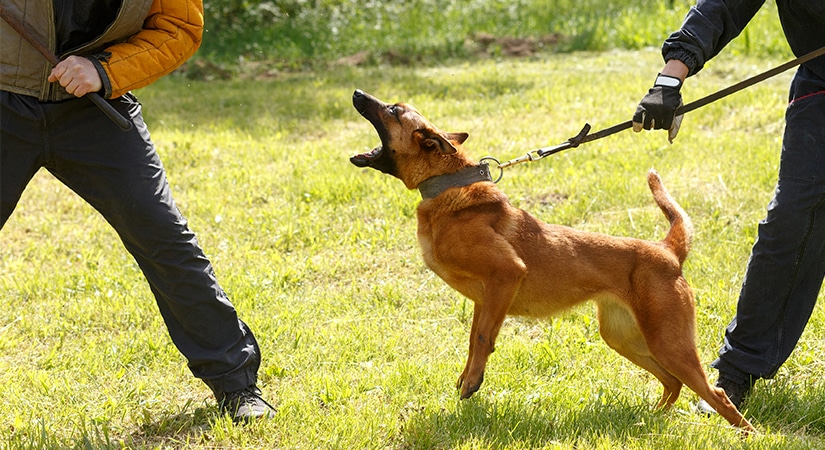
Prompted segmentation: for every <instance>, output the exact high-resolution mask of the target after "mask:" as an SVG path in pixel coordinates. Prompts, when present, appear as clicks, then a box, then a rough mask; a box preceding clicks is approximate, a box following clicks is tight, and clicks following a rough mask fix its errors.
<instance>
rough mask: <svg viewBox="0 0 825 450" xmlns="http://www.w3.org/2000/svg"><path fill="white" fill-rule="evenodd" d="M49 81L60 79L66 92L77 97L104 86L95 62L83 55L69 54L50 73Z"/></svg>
mask: <svg viewBox="0 0 825 450" xmlns="http://www.w3.org/2000/svg"><path fill="white" fill-rule="evenodd" d="M49 81H50V82H52V83H54V82H55V81H59V82H60V85H61V86H63V87H64V88H66V92H68V93H69V94H72V95H74V96H76V97H83V96H84V95H86V94H88V93H89V92H97V91H99V90H100V89H101V88H103V82H102V81H101V80H100V74H99V73H97V69H96V68H95V66H94V64H92V62H91V61H89V60H88V59H86V58H84V57H82V56H69V57H68V58H66V59H64V60H63V61H60V63H59V64H58V65H56V66H54V68H53V69H52V72H51V74H49Z"/></svg>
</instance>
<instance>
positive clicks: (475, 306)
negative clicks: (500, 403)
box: [455, 303, 484, 390]
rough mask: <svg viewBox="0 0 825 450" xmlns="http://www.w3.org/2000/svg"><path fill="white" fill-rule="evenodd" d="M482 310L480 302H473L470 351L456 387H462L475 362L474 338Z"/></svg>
mask: <svg viewBox="0 0 825 450" xmlns="http://www.w3.org/2000/svg"><path fill="white" fill-rule="evenodd" d="M480 310H481V308H480V307H479V304H478V303H473V324H472V326H471V327H470V351H469V353H468V354H467V363H466V364H464V371H463V372H461V375H460V376H459V377H458V382H457V383H456V385H455V388H456V389H461V386H462V385H463V384H464V379H465V378H467V374H468V373H469V371H470V366H471V365H472V362H473V349H474V347H475V341H476V340H475V338H473V336H475V334H476V326H477V324H478V318H479V317H480V316H481V313H480ZM483 376H484V375H483V374H482V378H483ZM476 390H477V389H476Z"/></svg>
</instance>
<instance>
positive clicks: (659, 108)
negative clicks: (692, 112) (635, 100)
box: [633, 74, 683, 142]
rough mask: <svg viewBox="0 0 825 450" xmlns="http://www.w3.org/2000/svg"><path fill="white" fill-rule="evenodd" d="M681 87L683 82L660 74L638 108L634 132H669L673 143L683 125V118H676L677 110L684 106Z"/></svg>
mask: <svg viewBox="0 0 825 450" xmlns="http://www.w3.org/2000/svg"><path fill="white" fill-rule="evenodd" d="M681 87H682V80H680V79H679V78H676V77H671V76H668V75H662V74H659V76H658V77H656V82H655V83H653V87H652V88H650V90H649V91H648V92H647V95H645V96H644V98H643V99H642V101H641V102H639V106H637V107H636V113H635V114H633V131H636V132H639V131H642V129H645V130H651V129H652V130H668V132H667V138H668V140H669V141H670V142H673V139H675V138H676V134H677V133H679V126H680V125H681V124H682V117H683V116H681V115H680V116H678V117H676V109H678V108H679V107H680V106H682V94H680V93H679V89H681Z"/></svg>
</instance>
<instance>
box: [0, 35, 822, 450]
mask: <svg viewBox="0 0 825 450" xmlns="http://www.w3.org/2000/svg"><path fill="white" fill-rule="evenodd" d="M782 60H784V57H783V58H774V59H771V58H759V59H757V58H749V57H744V56H737V57H731V56H730V55H728V57H727V58H719V60H718V61H715V62H714V63H713V64H711V65H709V66H708V68H707V69H706V70H705V71H704V72H702V73H701V74H699V75H697V77H695V78H694V79H692V80H690V81H689V82H688V83H687V85H686V87H685V88H684V96H685V100H686V101H690V100H693V99H696V98H698V97H700V96H702V95H705V94H708V93H710V92H712V91H715V90H717V89H719V88H722V87H724V86H727V85H729V84H731V83H733V82H735V81H738V80H740V79H744V78H746V77H747V76H750V75H753V74H755V73H757V72H760V71H762V70H765V69H767V68H769V67H772V66H773V65H776V64H777V63H779V62H781V61H782ZM660 64H661V61H660V56H659V55H658V51H657V50H642V51H611V52H603V53H572V54H563V55H558V54H555V55H553V54H546V55H543V56H538V57H534V58H532V59H529V60H495V59H488V60H483V61H476V62H470V61H466V62H456V63H455V64H450V65H444V66H441V67H429V68H423V69H416V68H414V67H405V68H388V67H373V68H339V69H337V70H335V71H318V72H302V73H291V74H279V75H277V76H275V77H274V78H270V79H265V80H258V81H255V82H252V81H249V80H230V81H213V82H204V81H190V80H186V79H183V78H181V77H167V78H165V79H163V80H161V81H159V82H158V83H156V84H155V85H153V86H151V87H150V88H147V89H144V90H142V91H140V92H138V93H137V94H138V96H139V98H140V99H141V101H142V103H143V104H144V105H145V111H144V112H145V117H146V120H147V122H148V123H149V126H150V129H151V130H152V132H153V139H154V140H155V142H156V144H157V146H158V150H159V152H160V153H161V156H162V158H163V159H164V162H165V164H166V167H167V169H168V174H169V178H170V181H171V184H172V187H173V191H174V193H175V196H176V199H177V201H178V203H179V206H180V207H181V209H182V211H183V212H184V214H185V215H186V216H187V218H188V219H189V220H190V225H191V227H192V228H193V229H194V230H195V232H196V233H197V234H198V237H199V240H200V242H201V244H202V245H203V247H204V249H205V250H206V252H207V254H208V255H209V256H210V258H211V259H212V261H213V263H214V265H215V268H216V271H217V274H218V276H219V278H220V280H221V282H222V284H223V287H224V288H225V289H226V291H227V292H228V293H229V294H230V296H231V298H232V299H233V302H234V304H235V305H236V307H237V308H238V310H239V313H240V315H241V317H242V318H243V319H244V320H245V321H246V322H247V323H249V325H250V326H251V327H252V329H253V330H254V331H255V333H256V335H257V337H258V340H259V341H260V344H261V346H262V349H263V353H264V355H263V356H264V360H263V364H262V367H261V371H260V382H261V387H262V388H263V389H264V391H265V395H266V397H267V398H268V399H269V400H270V401H272V402H273V403H276V404H277V405H278V408H279V412H278V416H277V418H276V419H275V420H274V421H271V422H268V423H262V424H256V425H253V426H248V427H241V426H235V425H233V424H232V423H230V422H229V421H228V420H226V419H225V418H222V417H220V416H218V414H217V410H216V407H215V403H214V400H213V399H212V398H211V396H210V393H209V391H208V389H207V388H206V386H205V385H203V384H202V383H201V382H200V381H198V380H196V379H194V378H193V377H192V376H191V374H190V373H189V372H188V370H187V369H186V364H185V361H184V360H183V358H182V357H181V355H180V354H179V353H178V352H177V351H176V349H175V348H174V347H173V345H172V344H171V342H170V340H169V338H168V336H167V335H166V330H165V328H164V325H163V322H162V320H161V318H160V315H159V314H158V312H157V310H156V306H155V305H154V300H153V299H152V296H151V294H150V292H149V289H148V287H147V286H146V284H145V281H144V280H143V278H142V276H141V274H140V272H139V270H138V269H137V267H136V265H135V264H134V262H133V261H132V260H131V259H130V257H129V256H128V255H127V254H126V252H125V250H123V248H122V246H121V245H120V243H119V242H118V240H117V237H116V235H115V234H114V232H113V231H112V230H111V229H110V228H109V227H108V226H107V224H106V223H105V222H104V221H103V220H102V219H101V218H100V217H99V216H98V215H97V214H96V213H95V212H94V211H93V210H92V209H91V208H90V207H89V206H87V205H85V204H84V203H83V202H82V201H81V200H79V199H78V198H77V197H76V196H75V195H74V194H72V193H70V192H69V191H67V189H65V188H64V187H62V186H61V185H60V184H59V183H57V182H56V181H55V180H54V179H52V178H51V177H50V176H49V175H48V174H46V173H45V172H41V173H40V174H38V176H37V177H36V178H35V179H34V181H33V182H32V183H31V184H30V186H29V189H28V190H27V191H26V193H25V195H24V198H23V199H22V201H21V203H20V206H19V207H18V209H17V210H16V212H15V214H14V215H13V216H12V219H11V220H10V221H9V223H8V224H7V225H6V227H5V228H4V229H3V230H2V232H1V233H0V241H1V242H2V245H0V302H2V305H3V307H2V308H0V399H2V402H3V404H4V405H5V411H4V414H2V415H0V446H3V447H4V448H14V449H18V448H20V449H25V448H122V447H128V448H195V449H202V448H203V449H205V448H210V449H211V448H289V449H293V448H298V449H318V448H324V449H326V448H330V449H338V448H341V449H351V448H369V449H372V448H375V449H378V448H398V449H429V448H450V449H486V448H508V449H526V448H548V449H555V448H559V449H561V448H573V447H575V448H587V449H591V448H592V449H613V448H630V449H654V448H655V449H684V448H745V449H763V448H764V449H774V448H776V449H779V448H782V449H786V448H791V449H814V448H823V446H825V382H823V377H822V375H823V373H825V366H823V363H822V361H823V360H825V341H823V339H822V336H823V334H824V333H825V314H823V309H822V307H821V306H820V307H819V308H817V309H816V310H815V312H814V316H813V318H812V319H811V322H810V324H809V326H808V329H807V331H806V333H805V334H804V335H803V337H802V340H801V342H800V344H799V346H798V348H797V349H796V351H795V352H794V354H793V355H792V356H791V359H790V360H789V361H788V363H787V364H785V366H784V367H783V368H782V369H781V370H780V372H779V374H778V375H777V377H776V379H774V380H772V381H769V382H762V383H760V384H758V385H757V388H756V391H755V393H754V395H753V397H752V401H751V402H750V404H749V407H748V410H747V412H746V415H747V416H748V417H749V418H750V419H751V420H752V421H753V423H754V425H755V426H756V427H757V428H758V429H759V430H760V432H761V433H760V434H759V435H757V436H754V437H752V438H750V439H747V440H742V439H741V438H740V437H739V436H738V434H737V433H736V432H735V431H734V430H732V429H731V428H730V427H728V426H727V425H726V424H725V423H724V421H723V420H722V419H720V418H718V417H710V418H706V417H699V416H695V415H693V414H690V413H688V412H684V411H687V410H689V409H690V408H691V405H692V403H693V402H694V401H695V400H696V396H695V394H693V393H692V392H690V391H688V390H685V391H683V396H682V398H681V399H680V400H679V401H678V402H677V405H676V406H677V408H676V410H674V411H670V412H667V413H662V412H657V411H653V410H652V405H654V404H655V402H656V401H657V400H658V397H659V395H660V393H661V388H660V386H659V385H658V383H657V382H656V380H655V379H654V378H653V377H652V376H651V375H649V374H647V373H646V372H644V371H642V370H641V369H639V368H637V367H635V366H633V365H632V364H630V363H629V362H627V361H625V360H624V359H622V358H621V357H620V356H618V355H617V354H616V353H614V352H612V351H611V350H610V349H609V348H607V346H606V345H605V344H604V343H603V342H602V341H601V340H600V338H599V336H598V328H597V323H596V321H595V318H594V314H593V308H592V306H589V305H588V306H582V307H580V308H577V309H575V310H573V311H571V312H569V313H566V314H564V315H562V316H559V317H556V318H552V319H549V320H545V321H538V320H527V319H508V320H507V321H506V322H505V325H504V327H503V330H502V333H501V336H500V338H499V340H498V345H497V351H496V353H495V354H494V355H492V357H491V359H490V363H489V365H488V370H487V373H486V379H485V382H484V384H483V386H482V388H481V390H480V391H479V392H478V393H477V394H476V395H475V396H474V397H473V398H471V399H469V400H465V401H459V400H458V395H457V393H456V391H455V389H454V384H455V380H456V378H457V376H458V374H459V372H460V371H461V369H462V368H463V364H464V360H465V357H466V347H467V337H468V333H469V326H470V320H471V315H472V305H471V304H470V303H469V302H468V301H467V300H465V299H463V298H462V297H461V296H460V295H459V294H457V293H456V292H454V291H452V290H451V289H449V288H448V287H447V286H446V285H445V283H443V282H442V281H441V280H440V279H438V278H437V277H436V276H434V275H433V274H432V273H431V272H430V271H428V270H427V269H426V268H425V267H424V266H423V263H422V261H421V258H420V256H419V250H418V248H417V243H416V241H415V206H416V204H417V202H418V199H419V196H418V194H417V193H416V192H409V191H407V190H406V189H405V188H404V187H403V185H402V184H401V183H400V182H399V181H398V180H395V179H392V178H390V177H387V176H385V175H382V174H380V173H378V172H376V171H370V170H362V169H358V168H356V167H354V166H352V165H351V164H350V163H349V162H348V160H347V158H348V156H350V155H351V154H353V153H356V152H361V151H364V150H366V149H369V148H372V147H373V146H374V145H377V143H378V138H377V135H376V134H375V132H374V131H373V129H372V127H371V126H370V125H369V123H368V122H366V121H365V120H363V119H362V118H361V117H360V116H359V115H358V114H357V113H356V112H355V110H354V109H353V108H352V106H351V104H350V95H351V93H352V91H353V90H354V89H355V88H361V89H364V90H365V91H368V92H370V93H372V94H374V95H376V96H378V97H380V98H382V99H385V100H388V101H407V102H411V103H413V104H414V105H416V106H417V107H418V108H419V109H420V110H421V111H422V112H423V113H424V114H425V115H427V116H428V117H429V118H430V119H431V120H432V121H433V122H434V123H435V124H436V125H437V126H439V127H440V128H442V129H445V130H448V131H467V132H469V133H470V139H469V141H468V142H467V143H466V146H467V148H468V150H469V151H470V153H471V154H472V155H474V156H475V157H482V156H485V155H493V156H496V157H498V158H500V159H509V158H512V157H516V156H521V155H522V154H524V153H526V152H527V151H529V150H532V149H534V148H537V147H540V146H545V145H552V144H557V143H560V142H562V141H564V140H566V139H567V138H568V137H570V136H572V135H574V134H576V133H577V132H578V130H579V129H580V128H581V127H582V125H583V124H584V123H585V122H589V123H591V124H592V125H593V126H594V129H600V128H604V127H607V126H609V125H613V124H615V123H618V122H622V121H624V120H627V119H628V118H629V117H630V115H631V114H632V111H633V110H634V109H635V105H636V103H637V102H638V100H639V99H640V98H641V96H642V95H643V93H644V92H645V91H646V89H647V88H648V87H649V84H650V82H651V80H652V77H653V76H655V72H656V70H657V69H658V68H659V66H660ZM789 79H790V73H788V74H783V75H781V76H779V77H776V78H775V79H772V80H769V81H767V82H764V83H762V84H760V85H758V86H755V87H753V88H751V89H749V90H748V91H746V92H743V93H740V94H736V95H735V96H733V97H731V98H728V99H725V100H723V101H721V102H718V103H715V104H713V105H711V106H708V107H705V108H703V109H701V110H699V111H696V112H693V113H690V114H689V115H688V116H687V117H686V118H685V121H684V124H683V126H682V131H681V133H680V135H679V137H678V138H677V140H676V141H675V143H674V144H672V145H670V144H667V141H666V138H665V136H664V135H663V134H662V133H643V134H634V133H632V132H629V131H627V132H624V133H620V134H617V135H615V136H612V137H609V138H606V139H603V140H600V141H597V142H593V143H589V144H587V145H584V146H582V147H580V148H577V149H572V150H568V151H566V152H563V153H561V154H559V155H556V156H552V157H550V158H547V159H545V160H542V161H540V162H535V163H531V164H525V165H520V166H516V167H513V168H511V169H508V170H507V171H506V173H505V176H504V179H503V180H502V181H501V182H500V186H501V188H502V189H503V190H504V191H505V192H506V193H507V194H508V195H509V196H510V199H511V201H512V202H513V203H514V204H516V205H518V206H520V207H523V208H525V209H528V210H530V211H531V212H533V213H534V214H535V215H536V216H538V217H540V218H542V219H543V220H545V221H548V222H553V223H561V224H566V225H571V226H575V227H577V228H582V229H588V230H594V231H601V232H606V233H611V234H615V235H627V236H635V237H639V238H644V239H651V240H656V239H660V238H662V237H663V235H664V233H665V231H666V228H667V224H666V221H665V219H664V218H663V217H662V216H661V213H660V212H659V211H658V210H657V209H656V207H655V205H654V203H653V201H652V199H651V196H650V193H649V192H648V190H647V187H646V183H645V173H646V171H647V169H648V168H650V167H655V168H657V169H658V170H659V172H660V174H661V175H662V177H663V179H664V181H665V184H666V185H667V186H668V188H669V189H670V191H671V193H672V194H673V195H674V197H675V198H677V199H678V200H679V202H680V203H681V204H682V205H683V206H684V208H685V209H686V210H687V211H688V213H689V214H690V215H691V216H692V218H693V221H694V223H695V226H696V239H695V245H694V248H693V251H692V253H691V256H690V257H689V259H688V262H687V265H686V267H685V273H686V276H687V278H688V280H689V281H690V283H691V284H692V286H693V288H694V290H695V292H696V298H697V309H698V324H699V327H698V343H699V347H700V352H701V357H702V360H703V361H705V362H706V363H710V362H711V361H712V360H713V359H714V357H715V353H716V350H717V349H718V347H719V345H720V342H721V338H722V332H723V328H724V326H725V325H726V324H727V322H728V321H729V320H730V318H731V316H732V314H733V311H734V309H735V301H736V294H737V292H738V289H739V285H740V282H741V278H742V274H743V270H744V265H745V262H746V260H747V257H748V253H749V249H750V246H751V244H752V242H753V238H754V236H755V231H756V223H757V221H758V220H759V219H760V218H761V217H762V216H763V214H764V209H765V205H766V204H767V202H768V200H769V198H770V195H771V191H772V188H773V182H774V178H775V175H776V166H777V162H778V154H779V148H780V137H781V131H782V127H783V121H782V115H783V108H784V104H785V100H786V96H787V95H786V92H787V86H788V81H789Z"/></svg>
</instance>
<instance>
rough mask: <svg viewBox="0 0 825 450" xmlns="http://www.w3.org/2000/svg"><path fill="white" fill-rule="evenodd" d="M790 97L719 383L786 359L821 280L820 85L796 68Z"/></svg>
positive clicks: (745, 380)
mask: <svg viewBox="0 0 825 450" xmlns="http://www.w3.org/2000/svg"><path fill="white" fill-rule="evenodd" d="M791 98H792V99H794V100H793V102H792V103H791V104H790V105H789V106H788V109H787V111H786V117H785V120H786V128H785V134H784V140H783V146H782V157H781V162H780V169H779V179H778V182H777V187H776V191H775V194H774V198H773V200H772V201H771V203H770V205H769V207H768V214H767V217H766V218H765V219H764V220H763V221H762V222H760V224H759V230H758V238H757V241H756V242H755V244H754V247H753V250H752V253H751V258H750V260H749V262H748V267H747V272H746V276H745V280H744V283H743V285H742V289H741V293H740V297H739V303H738V305H737V311H736V317H735V318H734V319H733V321H732V322H731V323H730V325H729V326H728V327H727V330H726V334H725V342H724V346H723V347H722V349H721V351H720V353H719V359H717V360H716V361H715V362H714V363H713V364H712V366H713V367H715V368H716V369H718V370H719V375H720V379H725V380H729V381H732V382H735V383H737V384H740V385H741V384H744V385H746V386H748V387H749V386H750V383H752V381H753V380H754V379H757V378H770V377H772V376H773V375H774V374H775V373H776V371H777V370H778V369H779V367H780V366H781V365H782V364H783V363H784V362H785V360H786V359H787V358H788V357H789V356H790V354H791V352H792V351H793V349H794V347H795V346H796V344H797V342H798V340H799V338H800V336H801V335H802V331H803V330H804V328H805V325H806V324H807V322H808V320H809V318H810V316H811V313H812V311H813V308H814V304H815V303H816V298H817V295H818V293H819V290H820V288H821V286H822V280H823V274H825V258H823V255H825V127H823V126H822V124H823V123H825V82H823V81H822V80H820V79H818V78H816V77H815V75H813V74H810V73H809V72H808V71H807V70H805V69H801V70H800V71H799V72H798V73H797V75H796V77H795V78H794V83H793V85H792V91H791Z"/></svg>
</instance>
